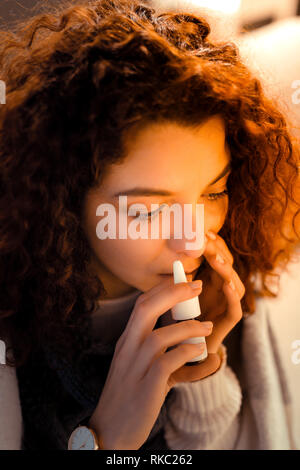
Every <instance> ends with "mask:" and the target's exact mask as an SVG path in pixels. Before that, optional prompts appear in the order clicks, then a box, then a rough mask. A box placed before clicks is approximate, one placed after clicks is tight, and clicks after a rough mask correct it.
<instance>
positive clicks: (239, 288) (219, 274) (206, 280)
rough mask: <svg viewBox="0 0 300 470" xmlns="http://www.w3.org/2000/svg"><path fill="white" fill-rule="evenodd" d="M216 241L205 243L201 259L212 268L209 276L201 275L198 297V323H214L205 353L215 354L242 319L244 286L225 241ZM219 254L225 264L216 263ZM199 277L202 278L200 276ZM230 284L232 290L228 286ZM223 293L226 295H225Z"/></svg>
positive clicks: (217, 237)
mask: <svg viewBox="0 0 300 470" xmlns="http://www.w3.org/2000/svg"><path fill="white" fill-rule="evenodd" d="M214 235H215V237H216V240H212V239H211V238H210V239H208V240H207V244H206V247H205V251H204V252H203V255H204V257H205V258H206V260H207V262H208V263H209V265H210V266H211V268H212V271H210V274H208V272H207V271H206V272H204V273H202V274H203V292H202V294H201V297H200V305H201V311H202V315H201V317H200V318H201V320H200V321H203V320H211V321H213V324H214V329H213V333H212V334H211V335H210V337H209V338H207V340H206V344H207V351H208V352H209V353H215V352H217V351H218V349H219V347H220V345H221V343H222V341H223V340H224V338H225V337H226V336H227V335H228V333H229V332H230V331H231V330H232V329H233V327H234V326H235V325H236V324H237V323H238V322H239V321H240V320H241V318H242V316H243V312H242V307H241V302H240V301H241V299H242V297H243V296H244V294H245V287H244V284H243V283H242V281H241V280H240V278H239V276H238V274H237V272H236V271H235V270H234V269H233V267H232V265H233V262H234V259H233V256H232V254H231V253H230V251H229V249H228V247H227V245H226V243H225V241H224V240H223V239H222V238H221V237H220V236H219V235H217V234H214ZM217 254H219V255H220V256H221V257H222V258H223V259H224V261H225V262H224V264H222V263H219V262H218V261H216V255H217ZM200 277H202V276H200ZM230 281H232V283H233V285H234V287H235V290H232V289H231V288H230V287H229V285H228V283H229V282H230ZM224 294H225V295H224Z"/></svg>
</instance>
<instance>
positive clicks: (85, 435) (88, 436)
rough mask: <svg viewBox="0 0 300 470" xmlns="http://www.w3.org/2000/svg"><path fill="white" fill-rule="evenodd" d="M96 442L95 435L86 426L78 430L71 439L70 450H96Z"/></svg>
mask: <svg viewBox="0 0 300 470" xmlns="http://www.w3.org/2000/svg"><path fill="white" fill-rule="evenodd" d="M95 448H96V442H95V438H94V435H93V433H92V432H91V431H90V430H89V429H88V428H87V427H86V426H79V427H78V428H76V429H75V430H74V431H73V432H72V434H71V436H70V439H69V444H68V449H69V450H95Z"/></svg>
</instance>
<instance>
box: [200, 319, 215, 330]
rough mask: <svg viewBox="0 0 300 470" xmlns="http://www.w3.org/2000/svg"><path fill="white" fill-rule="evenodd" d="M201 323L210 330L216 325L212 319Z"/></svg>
mask: <svg viewBox="0 0 300 470" xmlns="http://www.w3.org/2000/svg"><path fill="white" fill-rule="evenodd" d="M200 323H201V325H202V326H204V328H207V329H208V330H211V329H212V327H213V326H214V325H213V322H211V321H202V322H200Z"/></svg>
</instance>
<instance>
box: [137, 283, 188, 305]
mask: <svg viewBox="0 0 300 470" xmlns="http://www.w3.org/2000/svg"><path fill="white" fill-rule="evenodd" d="M188 280H189V279H188ZM173 283H174V280H173V278H167V279H162V280H161V281H160V282H159V283H158V284H156V285H155V286H154V287H152V288H151V289H149V290H148V291H146V292H143V294H141V295H140V296H139V297H138V298H137V301H136V302H135V305H136V306H138V305H139V304H140V303H141V302H143V301H144V300H146V299H148V298H150V297H152V295H155V294H157V292H160V291H161V290H162V289H165V287H166V286H169V285H171V284H173Z"/></svg>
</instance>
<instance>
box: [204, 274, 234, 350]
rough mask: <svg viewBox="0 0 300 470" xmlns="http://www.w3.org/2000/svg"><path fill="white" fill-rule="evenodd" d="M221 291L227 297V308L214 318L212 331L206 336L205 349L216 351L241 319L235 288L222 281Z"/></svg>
mask: <svg viewBox="0 0 300 470" xmlns="http://www.w3.org/2000/svg"><path fill="white" fill-rule="evenodd" d="M223 291H224V294H225V296H226V299H227V304H228V305H227V310H226V312H225V313H224V314H222V315H219V316H218V317H216V319H215V320H214V322H213V323H214V329H213V333H212V334H211V335H210V336H209V337H207V339H206V344H207V350H208V351H209V352H212V353H216V352H217V351H218V348H219V346H220V344H221V343H222V341H223V339H224V338H225V337H226V336H227V335H228V333H229V332H230V331H231V330H232V328H233V327H234V326H235V325H236V324H237V323H238V322H239V321H240V320H241V318H242V316H243V311H242V307H241V302H240V299H239V295H238V293H237V291H236V290H232V289H231V287H230V286H229V285H228V284H227V283H224V286H223Z"/></svg>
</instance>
